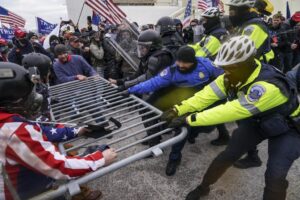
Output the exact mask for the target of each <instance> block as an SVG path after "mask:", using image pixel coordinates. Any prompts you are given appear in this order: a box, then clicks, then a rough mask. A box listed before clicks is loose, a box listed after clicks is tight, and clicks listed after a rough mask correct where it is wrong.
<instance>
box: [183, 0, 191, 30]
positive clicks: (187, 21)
mask: <svg viewBox="0 0 300 200" xmlns="http://www.w3.org/2000/svg"><path fill="white" fill-rule="evenodd" d="M191 18H192V0H188V2H187V5H186V8H185V13H184V19H183V22H182V25H183V28H185V27H187V26H189V24H190V21H191Z"/></svg>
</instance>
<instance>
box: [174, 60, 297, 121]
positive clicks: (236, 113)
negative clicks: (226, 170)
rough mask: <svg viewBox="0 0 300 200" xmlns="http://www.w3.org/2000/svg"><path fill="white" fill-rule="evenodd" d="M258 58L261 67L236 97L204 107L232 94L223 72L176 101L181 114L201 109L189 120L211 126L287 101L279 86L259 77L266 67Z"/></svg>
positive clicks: (257, 112) (256, 113)
mask: <svg viewBox="0 0 300 200" xmlns="http://www.w3.org/2000/svg"><path fill="white" fill-rule="evenodd" d="M256 62H257V65H258V66H257V68H256V69H255V71H254V72H253V73H252V74H251V76H250V77H249V78H248V80H247V81H246V82H245V84H243V85H241V86H240V87H239V88H238V92H237V98H236V99H233V100H231V101H228V102H227V103H225V104H222V105H219V106H216V107H214V108H211V109H208V110H204V109H206V108H207V107H209V106H210V105H212V104H213V103H215V102H217V101H219V100H221V99H226V98H227V97H228V94H227V93H228V91H227V89H226V86H225V84H224V75H221V76H219V77H218V78H217V79H216V80H215V81H213V82H212V83H211V84H209V85H208V86H206V87H205V88H204V89H203V90H201V91H199V92H198V93H196V94H195V95H194V96H193V97H191V98H190V99H188V100H185V101H183V102H182V103H181V105H176V106H175V108H176V110H177V112H178V115H179V116H182V115H184V114H186V113H195V112H198V113H196V114H192V115H190V116H189V117H187V122H188V124H189V125H190V126H210V125H216V124H222V123H226V122H232V121H237V120H242V119H246V118H249V117H252V116H254V115H258V114H260V113H263V112H266V111H269V110H271V109H273V108H275V107H279V106H280V105H283V104H285V103H286V102H287V101H288V100H289V97H288V95H287V94H286V93H283V92H282V90H281V89H280V88H279V87H277V86H276V85H274V84H272V83H269V82H267V81H262V80H260V81H257V82H256V81H255V80H256V79H257V77H258V76H259V75H260V72H261V70H262V64H261V63H260V62H259V61H258V60H256ZM253 81H254V82H253ZM249 84H250V85H249ZM246 85H249V87H248V89H247V91H246V92H244V91H242V88H244V86H246ZM297 106H298V104H297ZM295 109H296V107H295V108H293V110H295ZM203 110H204V111H203ZM201 111H202V112H201Z"/></svg>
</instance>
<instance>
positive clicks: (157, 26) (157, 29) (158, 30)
mask: <svg viewBox="0 0 300 200" xmlns="http://www.w3.org/2000/svg"><path fill="white" fill-rule="evenodd" d="M155 31H156V32H157V33H158V34H159V35H160V33H161V26H160V25H156V26H155Z"/></svg>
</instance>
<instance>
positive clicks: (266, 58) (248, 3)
mask: <svg viewBox="0 0 300 200" xmlns="http://www.w3.org/2000/svg"><path fill="white" fill-rule="evenodd" d="M256 1H257V0H230V1H229V3H227V5H228V6H229V19H230V21H231V23H232V25H233V26H234V27H238V34H241V35H248V36H249V37H250V38H251V39H252V40H253V41H254V43H255V47H256V48H257V54H256V58H257V59H259V60H261V61H263V62H265V63H269V62H270V61H271V60H272V59H274V52H273V51H272V49H271V38H270V35H269V30H268V27H267V25H266V24H265V22H264V21H263V19H262V18H261V16H260V14H258V12H257V11H256V10H257V9H253V8H254V6H255V3H256Z"/></svg>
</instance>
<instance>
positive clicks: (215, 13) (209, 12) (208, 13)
mask: <svg viewBox="0 0 300 200" xmlns="http://www.w3.org/2000/svg"><path fill="white" fill-rule="evenodd" d="M220 16H222V12H220V10H219V8H216V7H210V8H207V9H206V10H205V11H204V12H203V13H202V14H201V17H208V18H212V17H220Z"/></svg>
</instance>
